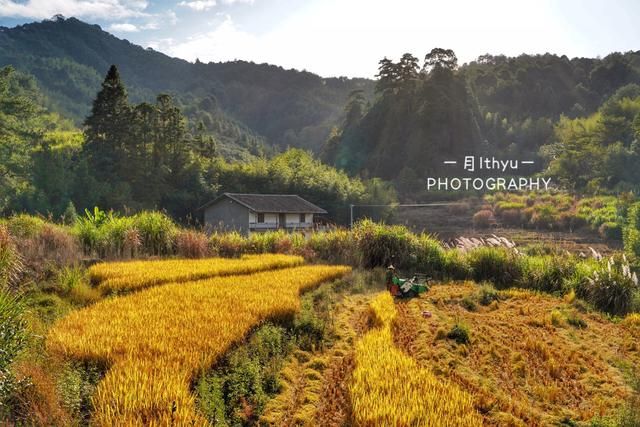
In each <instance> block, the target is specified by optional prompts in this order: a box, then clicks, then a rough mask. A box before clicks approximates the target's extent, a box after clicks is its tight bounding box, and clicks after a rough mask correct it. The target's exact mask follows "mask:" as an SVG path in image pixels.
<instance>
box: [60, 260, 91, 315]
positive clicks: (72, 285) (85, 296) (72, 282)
mask: <svg viewBox="0 0 640 427" xmlns="http://www.w3.org/2000/svg"><path fill="white" fill-rule="evenodd" d="M56 283H57V285H58V289H59V291H60V294H62V295H63V296H66V297H67V298H68V299H69V300H70V301H71V302H72V303H74V304H76V305H81V306H84V305H87V304H91V303H94V302H96V301H98V300H99V299H100V292H98V290H97V289H95V288H92V287H91V285H90V284H89V278H88V277H87V274H86V270H84V269H81V268H78V267H63V268H61V269H60V270H58V272H57V277H56Z"/></svg>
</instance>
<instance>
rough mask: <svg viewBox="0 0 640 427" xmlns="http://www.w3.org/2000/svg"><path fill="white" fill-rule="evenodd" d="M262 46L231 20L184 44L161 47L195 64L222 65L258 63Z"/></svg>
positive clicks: (182, 42) (191, 38)
mask: <svg viewBox="0 0 640 427" xmlns="http://www.w3.org/2000/svg"><path fill="white" fill-rule="evenodd" d="M262 45H263V43H261V40H260V39H259V38H257V37H256V36H254V35H252V34H249V33H247V32H244V31H242V30H240V29H238V28H237V27H236V25H235V23H234V22H233V20H232V19H231V17H230V16H228V15H227V16H226V17H225V19H224V21H222V23H221V24H219V25H218V26H217V27H216V29H215V30H213V31H210V32H208V33H204V34H199V35H196V36H193V37H190V38H188V39H186V40H184V41H181V42H177V43H175V42H174V41H173V40H172V41H171V43H169V44H167V43H163V44H160V45H159V47H160V48H162V49H163V50H164V51H165V52H167V53H169V54H170V55H173V56H177V57H179V58H183V59H187V60H189V61H195V59H196V58H199V59H200V60H201V61H204V62H207V61H223V60H233V59H247V60H254V61H256V60H259V58H260V57H261V56H262V55H261V48H262Z"/></svg>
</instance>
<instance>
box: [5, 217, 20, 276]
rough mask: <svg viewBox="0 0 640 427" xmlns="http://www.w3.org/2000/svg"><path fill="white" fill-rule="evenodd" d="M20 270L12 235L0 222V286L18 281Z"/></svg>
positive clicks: (18, 256) (18, 255)
mask: <svg viewBox="0 0 640 427" xmlns="http://www.w3.org/2000/svg"><path fill="white" fill-rule="evenodd" d="M21 272H22V260H21V259H20V254H19V253H18V250H17V248H16V245H15V242H14V239H13V236H11V234H9V231H8V229H7V227H6V226H5V225H2V224H0V288H1V289H6V288H9V287H11V286H12V285H15V284H16V283H17V282H18V279H19V276H20V273H21Z"/></svg>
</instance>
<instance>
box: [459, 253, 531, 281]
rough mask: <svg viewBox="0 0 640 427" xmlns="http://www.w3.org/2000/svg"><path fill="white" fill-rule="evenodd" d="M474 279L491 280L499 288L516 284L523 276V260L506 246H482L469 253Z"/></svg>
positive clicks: (468, 258) (468, 257) (468, 259)
mask: <svg viewBox="0 0 640 427" xmlns="http://www.w3.org/2000/svg"><path fill="white" fill-rule="evenodd" d="M467 261H468V263H469V266H470V267H471V271H472V277H473V280H475V281H476V282H478V283H479V282H484V281H490V282H491V283H493V284H494V285H495V286H496V287H497V288H498V289H504V288H507V287H511V286H514V285H516V284H517V283H518V282H519V281H520V280H521V278H522V273H523V271H522V262H521V260H520V258H519V257H518V256H517V255H516V254H515V253H513V252H512V251H511V250H508V249H506V248H489V247H481V248H476V249H473V250H471V251H470V252H469V253H468V254H467Z"/></svg>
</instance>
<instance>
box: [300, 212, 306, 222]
mask: <svg viewBox="0 0 640 427" xmlns="http://www.w3.org/2000/svg"><path fill="white" fill-rule="evenodd" d="M304 220H305V218H304V214H300V222H301V223H302V222H304Z"/></svg>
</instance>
